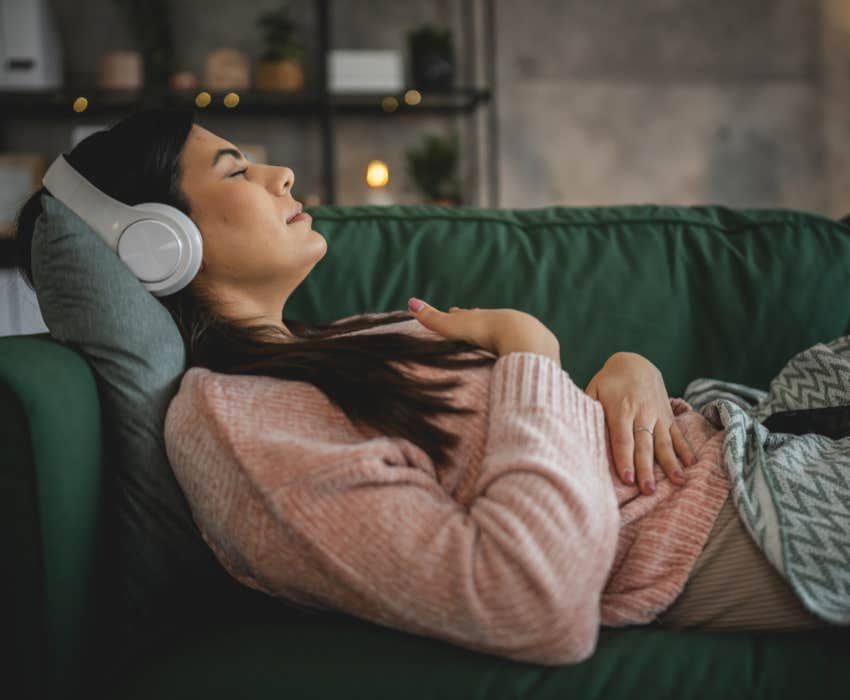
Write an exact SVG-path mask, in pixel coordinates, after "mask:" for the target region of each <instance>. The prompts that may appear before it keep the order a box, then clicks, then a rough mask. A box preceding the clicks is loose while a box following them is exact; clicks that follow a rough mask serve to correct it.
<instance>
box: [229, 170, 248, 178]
mask: <svg viewBox="0 0 850 700" xmlns="http://www.w3.org/2000/svg"><path fill="white" fill-rule="evenodd" d="M247 172H248V168H245V169H244V170H237V171H236V172H235V173H233V174H232V175H228V177H236V176H237V175H244V174H245V173H247Z"/></svg>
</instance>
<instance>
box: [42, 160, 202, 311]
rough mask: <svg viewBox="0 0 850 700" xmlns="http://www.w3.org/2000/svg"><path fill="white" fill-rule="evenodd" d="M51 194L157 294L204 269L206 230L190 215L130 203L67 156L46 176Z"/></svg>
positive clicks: (164, 207) (182, 283)
mask: <svg viewBox="0 0 850 700" xmlns="http://www.w3.org/2000/svg"><path fill="white" fill-rule="evenodd" d="M42 184H44V186H45V187H46V188H47V189H48V190H49V191H50V194H51V195H53V196H54V197H56V199H58V200H59V201H60V202H62V203H63V204H65V206H67V207H68V208H69V209H70V210H71V211H73V212H74V213H75V214H76V215H77V216H79V217H80V218H81V219H82V220H83V221H85V222H86V223H87V224H88V225H89V226H91V227H92V229H93V230H94V231H95V232H96V233H97V234H98V235H99V236H100V237H101V238H102V239H103V240H104V241H106V244H107V245H108V246H109V247H110V248H112V250H114V251H115V252H116V253H117V254H118V257H119V258H121V260H122V261H123V262H124V264H125V265H127V267H129V268H130V270H132V271H133V273H134V274H135V275H136V277H137V278H138V279H139V281H140V282H141V283H142V284H143V285H144V286H145V289H147V290H148V291H149V292H150V293H151V294H153V295H154V296H158V297H164V296H166V295H168V294H173V293H174V292H177V291H180V290H181V289H183V287H185V286H186V285H187V284H189V282H191V281H192V280H193V279H194V277H195V275H196V274H197V273H198V269H199V268H200V267H201V257H202V253H203V249H204V248H203V241H202V239H201V232H200V231H199V230H198V227H197V226H196V225H195V222H194V221H192V220H191V219H190V218H189V217H188V216H186V215H185V214H184V213H183V212H182V211H180V210H179V209H176V208H175V207H171V206H168V205H166V204H162V203H160V202H146V203H144V204H136V205H135V206H129V205H127V204H124V203H123V202H119V201H118V200H117V199H113V198H112V197H110V196H109V195H107V194H104V193H103V192H101V191H100V190H99V189H97V188H96V187H95V186H94V185H92V184H91V183H90V182H89V181H88V180H86V178H84V177H83V176H82V175H80V173H79V172H77V171H76V170H75V169H74V168H73V167H72V166H71V164H70V163H69V162H68V161H67V160H66V159H65V156H64V155H61V154H60V155H59V157H58V158H57V159H56V160H54V161H53V163H52V164H51V166H50V167H49V168H48V169H47V172H46V173H45V175H44V178H43V179H42Z"/></svg>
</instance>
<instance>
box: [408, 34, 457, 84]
mask: <svg viewBox="0 0 850 700" xmlns="http://www.w3.org/2000/svg"><path fill="white" fill-rule="evenodd" d="M407 45H408V49H409V51H410V65H411V77H412V79H413V85H414V86H415V87H421V88H426V89H433V90H448V89H450V88H451V87H452V84H453V82H454V75H455V54H454V46H453V45H452V35H451V33H450V32H449V30H448V29H442V28H440V27H437V26H434V25H430V24H425V25H422V26H421V27H419V28H418V29H414V30H412V31H410V32H408V33H407Z"/></svg>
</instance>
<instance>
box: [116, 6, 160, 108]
mask: <svg viewBox="0 0 850 700" xmlns="http://www.w3.org/2000/svg"><path fill="white" fill-rule="evenodd" d="M113 2H114V3H115V4H116V5H118V6H119V7H120V8H121V9H122V10H123V12H124V15H125V19H126V22H127V26H128V28H129V30H130V32H131V33H132V36H133V40H134V42H135V44H136V45H135V48H136V49H137V50H138V51H139V52H140V53H141V55H142V57H143V60H144V82H145V85H144V87H145V88H146V89H148V90H150V92H152V93H159V92H162V91H164V90H166V89H167V88H168V84H169V76H170V75H171V72H172V70H173V69H174V32H173V31H172V26H173V22H172V15H173V12H172V9H171V0H113Z"/></svg>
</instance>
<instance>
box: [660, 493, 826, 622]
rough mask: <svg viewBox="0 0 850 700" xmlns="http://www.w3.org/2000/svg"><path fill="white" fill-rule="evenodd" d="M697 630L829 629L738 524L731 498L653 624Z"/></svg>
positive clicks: (724, 505)
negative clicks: (678, 591) (681, 585)
mask: <svg viewBox="0 0 850 700" xmlns="http://www.w3.org/2000/svg"><path fill="white" fill-rule="evenodd" d="M652 624H653V625H658V626H661V627H672V628H675V629H698V630H725V631H729V630H775V631H780V630H781V631H790V630H803V629H817V628H823V627H833V625H831V624H830V623H829V622H826V621H825V620H821V619H820V618H819V617H817V616H816V615H814V614H813V613H811V612H809V611H808V610H807V609H806V608H805V607H804V606H803V604H802V602H801V601H800V600H799V598H797V595H796V594H795V593H794V590H793V589H792V588H791V585H790V584H789V583H788V582H787V581H786V580H785V579H784V578H783V577H782V575H781V574H780V573H779V572H778V571H777V570H776V569H775V568H774V567H773V565H772V564H771V563H770V562H769V561H768V560H767V557H765V555H764V554H763V553H762V551H761V549H760V548H759V546H758V545H757V544H756V543H755V542H754V541H753V539H752V537H751V536H750V534H749V532H748V531H747V529H746V526H745V525H744V523H743V522H742V521H741V518H740V516H739V515H738V511H737V509H736V508H735V503H734V501H733V500H732V496H731V494H730V495H729V496H728V497H727V499H726V502H725V503H724V504H723V507H722V508H721V510H720V513H719V515H718V517H717V521H716V522H715V524H714V527H713V528H712V530H711V534H710V535H709V538H708V542H707V544H706V546H705V549H703V551H702V554H700V556H699V559H697V562H696V566H695V567H694V570H693V571H692V572H691V575H690V577H689V578H688V580H687V582H686V583H685V587H684V588H683V589H682V593H681V594H680V595H679V597H678V598H677V599H676V600H675V601H674V602H673V604H672V605H671V606H670V607H669V608H667V609H666V610H665V611H664V612H662V613H661V615H659V616H658V617H657V618H656V619H655V620H654V621H653V623H652Z"/></svg>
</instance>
